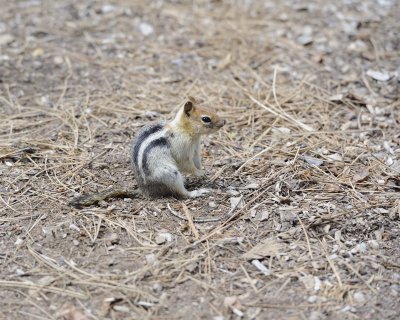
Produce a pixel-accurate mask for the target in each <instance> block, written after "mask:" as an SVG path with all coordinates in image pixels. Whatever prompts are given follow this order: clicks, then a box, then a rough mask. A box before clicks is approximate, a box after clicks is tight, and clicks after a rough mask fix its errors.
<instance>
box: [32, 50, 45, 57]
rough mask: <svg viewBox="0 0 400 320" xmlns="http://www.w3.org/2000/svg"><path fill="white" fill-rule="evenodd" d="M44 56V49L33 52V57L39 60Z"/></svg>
mask: <svg viewBox="0 0 400 320" xmlns="http://www.w3.org/2000/svg"><path fill="white" fill-rule="evenodd" d="M43 54H44V50H43V48H36V49H35V50H33V51H32V57H34V58H38V57H41V56H42V55H43Z"/></svg>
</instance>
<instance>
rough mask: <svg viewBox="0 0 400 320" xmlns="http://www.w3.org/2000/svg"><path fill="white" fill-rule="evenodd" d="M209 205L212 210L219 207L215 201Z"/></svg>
mask: <svg viewBox="0 0 400 320" xmlns="http://www.w3.org/2000/svg"><path fill="white" fill-rule="evenodd" d="M208 205H209V207H210V208H216V207H217V204H216V203H215V202H214V201H210V202H209V203H208Z"/></svg>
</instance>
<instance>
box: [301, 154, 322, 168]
mask: <svg viewBox="0 0 400 320" xmlns="http://www.w3.org/2000/svg"><path fill="white" fill-rule="evenodd" d="M304 160H305V161H306V162H307V163H308V164H311V165H313V166H316V167H319V166H320V165H321V164H323V163H324V161H322V160H320V159H317V158H313V157H307V156H306V157H304Z"/></svg>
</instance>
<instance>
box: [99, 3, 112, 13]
mask: <svg viewBox="0 0 400 320" xmlns="http://www.w3.org/2000/svg"><path fill="white" fill-rule="evenodd" d="M115 9H116V7H115V6H114V5H112V4H104V5H103V6H102V7H101V13H110V12H113V11H115Z"/></svg>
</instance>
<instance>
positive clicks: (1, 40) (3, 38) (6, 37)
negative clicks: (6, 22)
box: [0, 34, 15, 46]
mask: <svg viewBox="0 0 400 320" xmlns="http://www.w3.org/2000/svg"><path fill="white" fill-rule="evenodd" d="M14 40H15V38H14V36H13V35H11V34H3V35H0V46H2V45H7V44H10V43H11V42H13V41H14Z"/></svg>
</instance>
